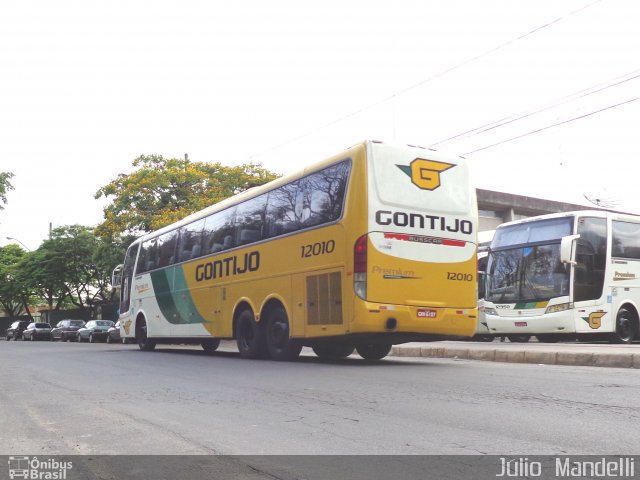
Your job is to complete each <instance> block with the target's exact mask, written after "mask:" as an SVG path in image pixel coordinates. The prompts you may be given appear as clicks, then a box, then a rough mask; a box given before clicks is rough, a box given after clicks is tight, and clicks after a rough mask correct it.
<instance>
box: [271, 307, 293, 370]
mask: <svg viewBox="0 0 640 480" xmlns="http://www.w3.org/2000/svg"><path fill="white" fill-rule="evenodd" d="M265 322H266V340H267V350H268V352H269V356H270V357H271V358H272V359H273V360H279V361H280V360H282V361H287V360H295V359H296V358H298V356H299V355H300V351H301V350H302V344H301V343H300V342H299V341H297V340H295V339H293V338H291V337H290V336H289V318H288V317H287V312H286V311H285V309H284V308H283V307H282V306H280V305H279V306H277V307H275V308H273V309H271V310H270V311H269V312H268V313H267V318H266V319H265Z"/></svg>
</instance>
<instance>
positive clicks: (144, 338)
mask: <svg viewBox="0 0 640 480" xmlns="http://www.w3.org/2000/svg"><path fill="white" fill-rule="evenodd" d="M136 342H137V343H138V347H139V348H140V350H142V351H145V352H150V351H152V350H153V349H155V348H156V342H155V340H152V339H150V338H149V337H148V335H147V319H146V318H145V316H144V314H142V313H139V314H138V316H137V317H136Z"/></svg>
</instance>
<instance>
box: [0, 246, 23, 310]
mask: <svg viewBox="0 0 640 480" xmlns="http://www.w3.org/2000/svg"><path fill="white" fill-rule="evenodd" d="M25 253H26V252H25V251H24V250H23V249H22V248H20V247H19V246H18V245H7V246H5V247H0V306H1V307H2V309H3V310H4V311H5V312H6V313H7V314H8V315H9V317H10V318H14V317H17V316H18V315H21V314H22V313H23V312H25V308H26V306H27V303H28V297H29V289H28V288H24V284H23V283H22V282H20V281H19V278H18V277H19V272H20V262H21V261H22V260H23V258H24V255H25Z"/></svg>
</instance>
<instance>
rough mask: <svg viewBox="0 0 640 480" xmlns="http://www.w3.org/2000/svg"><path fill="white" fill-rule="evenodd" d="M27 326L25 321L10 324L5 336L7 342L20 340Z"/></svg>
mask: <svg viewBox="0 0 640 480" xmlns="http://www.w3.org/2000/svg"><path fill="white" fill-rule="evenodd" d="M28 326H29V322H28V321H27V320H17V321H15V322H13V323H12V324H11V326H10V327H9V328H7V332H6V334H5V336H6V337H7V341H9V340H11V339H12V338H13V339H14V340H20V339H21V338H22V332H24V331H25V330H26V329H27V327H28Z"/></svg>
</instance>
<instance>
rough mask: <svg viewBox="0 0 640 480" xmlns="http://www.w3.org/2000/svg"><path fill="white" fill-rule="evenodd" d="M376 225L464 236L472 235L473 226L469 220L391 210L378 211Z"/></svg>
mask: <svg viewBox="0 0 640 480" xmlns="http://www.w3.org/2000/svg"><path fill="white" fill-rule="evenodd" d="M376 223H377V224H378V225H395V226H396V227H410V228H419V229H428V230H440V231H441V232H454V233H455V232H461V233H464V234H466V235H471V233H473V224H472V223H471V222H470V221H469V220H460V219H459V218H453V219H451V218H447V217H440V216H438V215H423V214H420V213H407V212H392V211H391V210H378V211H377V212H376Z"/></svg>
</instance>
